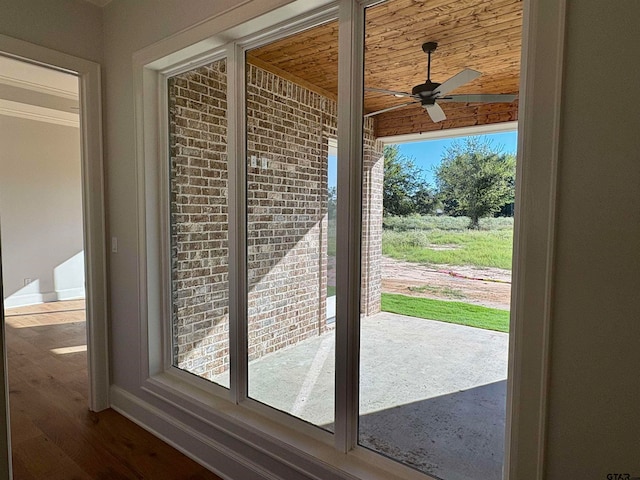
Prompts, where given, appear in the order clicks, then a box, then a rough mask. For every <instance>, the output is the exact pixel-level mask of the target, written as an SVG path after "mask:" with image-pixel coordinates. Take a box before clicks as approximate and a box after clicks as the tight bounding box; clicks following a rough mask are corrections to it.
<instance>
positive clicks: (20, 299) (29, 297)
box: [4, 288, 85, 308]
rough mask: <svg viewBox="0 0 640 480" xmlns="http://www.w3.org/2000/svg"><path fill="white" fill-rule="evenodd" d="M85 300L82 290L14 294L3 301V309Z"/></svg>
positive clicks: (70, 289) (71, 289)
mask: <svg viewBox="0 0 640 480" xmlns="http://www.w3.org/2000/svg"><path fill="white" fill-rule="evenodd" d="M78 298H85V290H84V288H69V289H67V290H58V291H56V292H44V293H24V294H21V295H18V294H14V295H10V296H8V297H7V298H5V299H4V306H5V308H12V307H26V306H28V305H37V304H39V303H48V302H56V301H59V300H75V299H78Z"/></svg>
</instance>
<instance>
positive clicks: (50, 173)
mask: <svg viewBox="0 0 640 480" xmlns="http://www.w3.org/2000/svg"><path fill="white" fill-rule="evenodd" d="M81 188H82V185H81V177H80V138H79V129H78V128H77V127H71V126H63V125H56V124H53V123H47V122H40V121H35V120H29V119H23V118H16V117H10V116H6V115H0V227H1V234H2V250H3V272H2V273H3V285H4V298H5V306H6V307H13V306H19V305H28V304H32V303H39V302H43V301H53V300H64V299H69V298H77V297H83V296H84V258H83V244H82V192H81ZM27 278H29V279H32V280H33V281H32V283H30V284H29V285H26V286H25V282H24V280H25V279H27Z"/></svg>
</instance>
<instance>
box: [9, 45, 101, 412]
mask: <svg viewBox="0 0 640 480" xmlns="http://www.w3.org/2000/svg"><path fill="white" fill-rule="evenodd" d="M0 56H2V57H6V58H7V59H10V60H16V61H19V62H21V63H18V64H16V65H17V66H18V67H17V68H18V69H19V67H21V68H25V67H28V66H31V67H33V66H38V67H40V68H43V67H44V69H43V70H41V72H48V73H52V72H53V73H55V72H58V73H65V74H71V75H73V80H74V82H75V85H76V86H77V87H76V88H77V94H76V95H77V96H76V102H75V105H70V104H69V102H70V101H73V98H68V97H69V95H68V94H65V93H64V87H62V88H60V86H56V85H54V84H51V83H47V82H44V85H45V86H46V85H49V88H46V87H45V88H44V89H38V88H37V85H34V84H33V83H34V82H29V81H22V82H20V81H18V80H14V81H11V80H9V81H7V82H5V85H4V86H3V87H2V92H3V95H4V96H1V95H0V99H2V100H6V101H5V103H4V104H3V112H4V113H11V114H12V115H13V116H18V118H19V119H32V120H33V119H38V120H40V121H45V120H49V121H50V122H54V123H52V126H53V127H56V126H60V125H59V124H60V122H63V123H64V122H67V125H68V124H69V122H75V123H76V124H78V125H79V131H78V136H77V141H76V145H79V148H80V172H81V186H80V189H81V204H82V208H81V216H82V228H81V231H82V233H81V234H82V237H83V238H82V242H83V252H84V254H82V253H81V251H80V249H77V251H75V252H73V254H69V255H68V257H67V258H65V259H63V260H62V261H60V262H59V263H58V264H56V265H55V266H56V267H58V268H57V269H55V268H54V275H53V279H52V278H51V277H49V278H48V280H47V282H48V286H47V282H44V281H43V283H44V284H45V285H44V287H43V289H42V290H44V291H45V293H43V292H42V291H41V292H35V295H38V294H40V295H43V296H44V298H40V299H37V298H36V300H43V301H44V300H48V299H49V300H50V299H57V300H63V299H70V298H73V297H74V296H76V297H77V296H79V295H80V293H81V291H78V290H74V289H76V288H80V289H81V287H77V284H76V286H74V285H73V282H71V281H70V278H71V277H70V272H73V271H75V272H76V273H77V272H78V270H84V289H85V301H86V307H85V308H86V318H87V321H86V349H87V351H86V355H87V364H88V366H87V374H88V406H89V409H90V410H92V411H94V412H98V411H101V410H104V409H106V408H108V407H109V404H110V402H109V385H110V382H109V361H108V335H107V303H106V301H107V294H106V292H107V291H106V241H105V239H106V229H105V213H104V169H103V161H102V107H101V86H100V77H101V74H100V65H99V64H97V63H94V62H91V61H88V60H84V59H81V58H77V57H74V56H71V55H68V54H64V53H61V52H57V51H55V50H51V49H48V48H44V47H41V46H38V45H34V44H31V43H29V42H24V41H22V40H18V39H14V38H11V37H8V36H5V35H0ZM4 73H5V71H4V69H3V77H6V75H4ZM39 81H40V83H43V81H42V79H39ZM7 83H8V84H7ZM35 83H37V82H35ZM12 96H13V97H12ZM65 96H66V98H65ZM11 102H13V103H11ZM16 103H22V104H25V105H26V106H25V107H22V112H21V113H17V112H20V108H16ZM73 106H75V108H73V109H72V108H70V107H73ZM25 110H26V111H25ZM74 110H75V111H74ZM51 117H53V119H52V118H51ZM54 119H55V120H54ZM56 122H58V125H56ZM44 123H49V122H46V121H45V122H44ZM28 143H35V142H34V141H29V142H28ZM33 148H36V147H35V146H34V147H33ZM48 157H49V155H48V153H47V154H46V155H45V161H46V159H47V158H48ZM76 168H77V167H76ZM32 173H33V175H34V176H36V174H37V173H40V172H32ZM59 174H60V172H58V171H56V173H55V175H59ZM56 178H57V177H54V178H53V179H52V182H51V183H54V180H55V179H56ZM63 188H66V187H63ZM26 202H33V199H31V198H29V199H27V200H26ZM46 207H47V206H43V208H46ZM52 216H53V217H56V218H57V217H59V216H60V215H59V212H54V213H52ZM76 228H77V227H76ZM41 235H42V236H45V237H46V236H47V235H48V232H43V233H42V234H41ZM67 253H68V252H67ZM82 256H84V262H85V268H84V269H83V268H82V267H79V263H81V262H80V261H81V259H82ZM3 260H5V261H6V254H5V255H4V257H3ZM25 279H28V280H33V278H32V277H30V276H28V275H25V276H23V277H20V276H18V280H17V282H18V283H17V285H14V289H13V291H11V293H9V290H8V289H7V286H6V285H5V286H4V287H5V295H14V294H16V293H18V290H20V292H19V293H20V294H21V295H22V294H24V295H27V294H34V291H33V290H30V289H34V290H35V288H36V285H31V284H32V283H33V282H31V281H27V282H26V283H27V284H28V285H26V286H29V289H27V290H23V288H24V287H25V285H24V283H25ZM20 281H21V282H22V288H19V287H20V284H19V282H20ZM16 287H18V288H16ZM14 300H15V299H14ZM22 300H25V298H24V297H22ZM32 300H33V298H32ZM5 373H6V372H5ZM6 395H7V392H6V389H5V392H4V396H5V397H6ZM85 408H86V403H85Z"/></svg>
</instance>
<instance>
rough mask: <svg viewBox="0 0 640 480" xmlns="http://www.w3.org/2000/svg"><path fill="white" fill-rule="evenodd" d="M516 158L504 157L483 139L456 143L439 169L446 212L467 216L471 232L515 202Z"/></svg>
mask: <svg viewBox="0 0 640 480" xmlns="http://www.w3.org/2000/svg"><path fill="white" fill-rule="evenodd" d="M515 166H516V160H515V156H514V155H511V154H503V153H500V151H499V150H496V149H495V148H493V146H492V144H491V143H490V142H489V141H487V140H484V139H482V138H481V137H480V138H478V137H468V138H466V139H465V140H464V141H463V142H462V143H460V142H454V143H453V144H452V145H451V147H449V148H448V149H447V150H446V152H445V154H444V155H443V158H442V162H441V163H440V165H439V166H438V167H436V170H435V175H436V184H437V186H438V191H439V195H440V198H441V200H442V203H443V205H444V209H445V212H446V213H447V214H450V215H466V216H468V217H469V218H470V224H469V228H474V229H476V228H478V227H479V219H480V218H481V217H486V216H489V215H493V214H495V213H497V212H499V211H500V209H501V208H502V207H503V206H504V205H505V204H510V203H512V202H513V201H514V198H515Z"/></svg>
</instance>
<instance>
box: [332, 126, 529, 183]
mask: <svg viewBox="0 0 640 480" xmlns="http://www.w3.org/2000/svg"><path fill="white" fill-rule="evenodd" d="M480 136H481V137H485V138H487V139H488V140H489V141H490V142H491V143H492V144H493V145H494V146H495V147H497V148H498V149H500V150H501V151H502V152H503V153H516V149H517V132H516V131H512V132H502V133H490V134H486V135H480ZM464 138H465V137H456V138H446V139H443V140H424V141H420V142H410V143H403V144H400V153H401V154H402V155H404V156H406V157H409V158H412V159H413V160H414V161H415V163H416V165H417V166H418V167H420V168H422V170H424V173H425V178H426V180H427V183H429V185H431V186H432V187H433V186H435V180H434V178H433V170H434V168H435V167H436V166H437V165H438V164H439V163H440V161H441V160H442V155H443V154H444V152H445V150H446V149H447V148H448V147H449V146H450V145H451V144H452V143H453V142H456V141H458V142H460V141H463V140H464ZM328 174H329V178H328V182H329V187H331V186H332V185H335V184H336V179H337V172H336V161H335V157H332V156H330V157H329V172H328Z"/></svg>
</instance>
